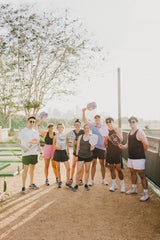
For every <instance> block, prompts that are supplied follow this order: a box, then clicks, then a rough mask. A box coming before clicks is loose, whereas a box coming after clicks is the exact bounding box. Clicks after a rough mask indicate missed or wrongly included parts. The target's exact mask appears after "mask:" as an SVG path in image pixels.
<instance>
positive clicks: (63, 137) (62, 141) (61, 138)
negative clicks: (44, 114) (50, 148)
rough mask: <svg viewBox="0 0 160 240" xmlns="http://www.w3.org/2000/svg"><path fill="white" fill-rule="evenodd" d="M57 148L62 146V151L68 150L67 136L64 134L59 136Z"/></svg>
mask: <svg viewBox="0 0 160 240" xmlns="http://www.w3.org/2000/svg"><path fill="white" fill-rule="evenodd" d="M56 145H57V147H60V146H62V149H61V150H65V149H66V135H65V134H63V133H60V134H57V140H56Z"/></svg>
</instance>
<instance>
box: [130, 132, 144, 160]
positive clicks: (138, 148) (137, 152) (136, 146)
mask: <svg viewBox="0 0 160 240" xmlns="http://www.w3.org/2000/svg"><path fill="white" fill-rule="evenodd" d="M138 130H139V129H137V130H136V131H135V133H134V134H132V135H131V133H129V134H128V157H129V158H130V159H145V152H144V147H143V143H142V142H141V141H138V140H137V138H136V134H137V132H138Z"/></svg>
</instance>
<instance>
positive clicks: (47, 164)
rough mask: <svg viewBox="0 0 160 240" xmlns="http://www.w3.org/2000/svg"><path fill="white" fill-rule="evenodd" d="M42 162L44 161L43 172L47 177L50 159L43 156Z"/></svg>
mask: <svg viewBox="0 0 160 240" xmlns="http://www.w3.org/2000/svg"><path fill="white" fill-rule="evenodd" d="M44 163H45V166H44V174H45V177H46V179H48V169H49V164H50V159H48V158H44Z"/></svg>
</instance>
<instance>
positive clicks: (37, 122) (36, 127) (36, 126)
mask: <svg viewBox="0 0 160 240" xmlns="http://www.w3.org/2000/svg"><path fill="white" fill-rule="evenodd" d="M39 123H40V120H37V121H36V125H35V127H34V129H35V130H37V129H38V124H39Z"/></svg>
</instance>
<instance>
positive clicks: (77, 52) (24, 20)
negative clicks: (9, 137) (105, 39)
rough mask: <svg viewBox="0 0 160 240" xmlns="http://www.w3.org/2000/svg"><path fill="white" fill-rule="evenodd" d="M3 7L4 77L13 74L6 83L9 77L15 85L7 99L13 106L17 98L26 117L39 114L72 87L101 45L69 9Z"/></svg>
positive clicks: (2, 53) (2, 63)
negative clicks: (40, 11)
mask: <svg viewBox="0 0 160 240" xmlns="http://www.w3.org/2000/svg"><path fill="white" fill-rule="evenodd" d="M0 9H1V15H0V28H1V29H0V30H2V32H3V36H2V37H1V39H0V40H1V50H0V51H1V56H2V58H1V65H2V68H4V66H7V68H6V69H5V71H7V72H3V74H2V73H1V75H0V80H1V81H2V82H4V79H5V78H6V76H5V73H9V75H10V77H8V78H7V81H5V84H6V86H5V87H6V88H8V84H10V81H11V82H12V85H13V86H14V87H12V89H13V91H12V94H11V95H8V99H10V100H12V98H13V100H14V102H15V106H14V108H15V107H16V106H17V102H18V106H17V109H18V108H19V109H22V108H24V109H25V114H26V117H28V116H30V115H31V114H32V115H35V116H36V115H37V113H38V111H39V109H40V107H42V106H43V105H45V104H46V102H47V101H48V100H49V99H51V98H53V96H57V94H62V93H64V94H70V93H72V92H73V91H70V89H71V86H72V88H73V83H75V81H76V79H77V78H78V76H79V72H80V69H82V68H83V67H85V65H86V66H88V63H89V61H91V60H92V59H93V58H94V56H95V53H97V52H100V50H101V49H100V48H97V47H93V46H92V45H90V44H89V40H88V39H87V37H86V36H87V32H86V30H85V29H83V27H82V24H81V22H80V21H79V20H78V19H72V18H71V17H70V16H69V13H68V11H67V10H66V11H65V12H64V13H63V15H59V14H56V13H55V12H54V13H43V15H42V14H36V13H35V12H34V11H32V9H31V8H29V7H26V6H25V7H21V8H20V9H13V8H12V7H11V6H10V5H8V4H5V5H1V8H0ZM15 91H16V96H15ZM1 95H2V96H3V92H2V91H1ZM1 101H3V98H2V99H1ZM11 102H12V101H11ZM64 104H65V103H64ZM10 107H12V105H11V106H10ZM9 112H11V110H10V111H9Z"/></svg>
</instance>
